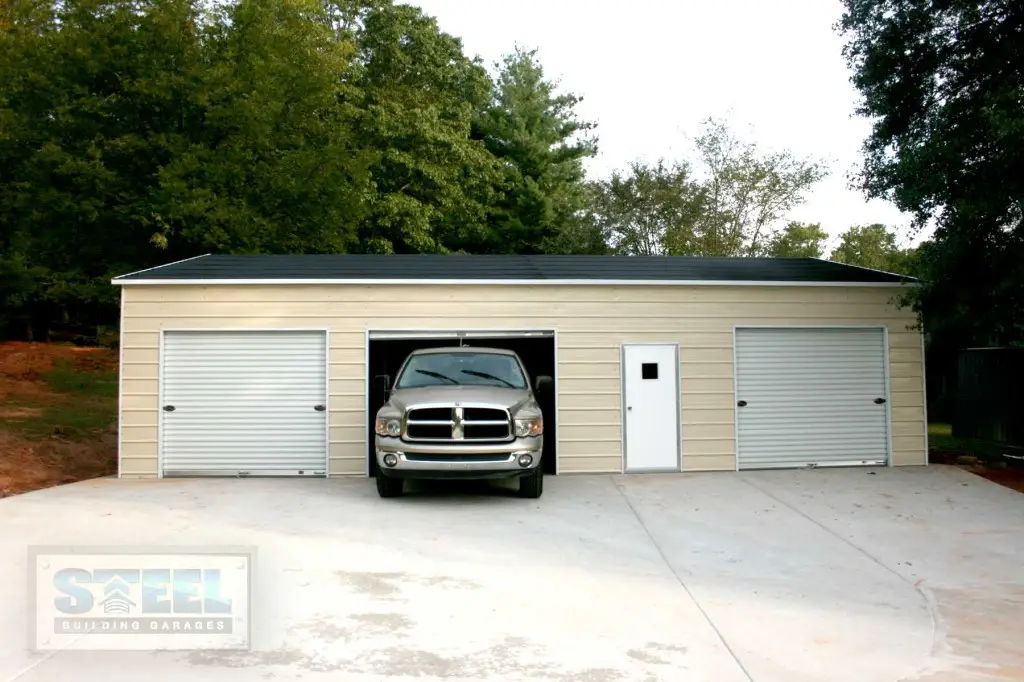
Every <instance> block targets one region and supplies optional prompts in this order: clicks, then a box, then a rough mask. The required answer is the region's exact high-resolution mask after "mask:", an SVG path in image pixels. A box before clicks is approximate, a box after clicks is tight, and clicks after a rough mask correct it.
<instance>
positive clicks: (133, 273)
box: [110, 253, 210, 284]
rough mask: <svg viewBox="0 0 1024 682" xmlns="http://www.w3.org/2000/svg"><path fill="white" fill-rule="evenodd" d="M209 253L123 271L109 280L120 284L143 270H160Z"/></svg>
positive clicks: (204, 256)
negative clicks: (133, 270) (131, 270)
mask: <svg viewBox="0 0 1024 682" xmlns="http://www.w3.org/2000/svg"><path fill="white" fill-rule="evenodd" d="M209 255H210V254H208V253H204V254H201V255H199V256H192V257H191V258H182V259H181V260H176V261H174V262H173V263H164V264H163V265H154V266H153V267H151V268H143V269H142V270H136V271H135V272H127V273H125V274H123V275H118V276H117V277H115V278H114V279H112V280H110V283H111V284H121V280H123V279H124V278H125V277H134V276H135V275H141V274H142V273H144V272H150V271H152V270H160V269H161V268H167V267H170V266H172V265H178V264H179V263H187V262H189V261H190V260H196V259H198V258H206V257H207V256H209Z"/></svg>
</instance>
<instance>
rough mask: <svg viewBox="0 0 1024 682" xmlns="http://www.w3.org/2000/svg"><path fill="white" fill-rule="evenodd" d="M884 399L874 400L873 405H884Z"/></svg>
mask: <svg viewBox="0 0 1024 682" xmlns="http://www.w3.org/2000/svg"><path fill="white" fill-rule="evenodd" d="M884 404H885V398H875V405H884Z"/></svg>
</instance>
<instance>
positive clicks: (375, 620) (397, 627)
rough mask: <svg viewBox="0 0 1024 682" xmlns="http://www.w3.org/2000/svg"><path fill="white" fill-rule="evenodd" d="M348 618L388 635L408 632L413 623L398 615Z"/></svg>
mask: <svg viewBox="0 0 1024 682" xmlns="http://www.w3.org/2000/svg"><path fill="white" fill-rule="evenodd" d="M350 618H351V619H352V620H354V621H356V622H358V623H360V624H361V626H363V627H365V628H369V629H372V630H375V631H378V632H380V631H384V632H387V633H390V634H395V633H400V632H401V631H403V630H409V629H411V628H412V627H413V625H414V623H413V622H412V621H411V620H409V619H408V618H406V617H405V616H403V615H402V614H400V613H357V614H355V615H353V616H350Z"/></svg>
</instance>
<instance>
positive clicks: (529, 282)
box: [111, 278, 919, 288]
mask: <svg viewBox="0 0 1024 682" xmlns="http://www.w3.org/2000/svg"><path fill="white" fill-rule="evenodd" d="M111 283H112V284H116V285H123V286H128V285H131V286H173V285H190V286H223V285H263V286H269V285H275V284H278V285H281V284H306V285H310V284H335V285H338V284H346V285H363V286H366V285H382V284H386V285H407V286H424V285H435V286H455V285H461V286H469V285H477V286H481V285H486V286H553V285H557V286H690V287H694V286H729V287H888V288H892V287H898V286H916V285H917V284H919V282H917V281H914V280H910V281H903V282H811V281H776V280H707V279H695V280H680V279H669V280H657V279H370V278H366V279H340V278H339V279H330V278H328V279H312V278H311V279H284V278H281V279H129V280H124V279H121V278H117V279H114V280H112V282H111Z"/></svg>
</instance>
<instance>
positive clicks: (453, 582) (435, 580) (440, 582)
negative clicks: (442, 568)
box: [419, 575, 482, 590]
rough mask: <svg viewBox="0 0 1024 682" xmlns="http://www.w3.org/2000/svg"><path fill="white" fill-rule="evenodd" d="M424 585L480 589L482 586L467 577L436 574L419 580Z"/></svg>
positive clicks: (453, 588)
mask: <svg viewBox="0 0 1024 682" xmlns="http://www.w3.org/2000/svg"><path fill="white" fill-rule="evenodd" d="M419 582H420V583H421V584H423V585H429V586H430V587H441V588H447V589H451V590H478V589H480V588H481V587H482V585H480V583H478V582H475V581H473V580H469V579H467V578H452V577H449V576H446V575H435V576H430V577H427V578H423V579H422V580H420V581H419Z"/></svg>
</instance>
